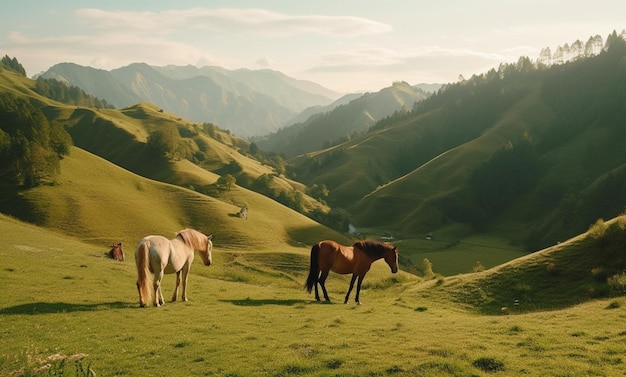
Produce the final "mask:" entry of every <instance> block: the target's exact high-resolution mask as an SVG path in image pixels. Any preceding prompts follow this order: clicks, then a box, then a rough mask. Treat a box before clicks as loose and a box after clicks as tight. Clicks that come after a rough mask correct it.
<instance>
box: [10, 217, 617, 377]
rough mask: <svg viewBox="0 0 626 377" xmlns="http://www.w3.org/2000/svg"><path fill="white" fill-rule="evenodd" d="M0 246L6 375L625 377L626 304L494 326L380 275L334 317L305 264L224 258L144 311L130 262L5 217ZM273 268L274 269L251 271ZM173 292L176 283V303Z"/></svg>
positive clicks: (436, 294)
mask: <svg viewBox="0 0 626 377" xmlns="http://www.w3.org/2000/svg"><path fill="white" fill-rule="evenodd" d="M0 232H1V233H2V234H3V243H4V247H3V248H1V249H0V260H2V261H3V262H2V268H0V286H2V288H3V295H2V297H1V298H0V328H1V329H2V331H1V332H0V375H11V374H12V373H14V372H17V371H19V370H20V369H22V368H25V370H26V371H27V372H28V371H32V370H34V369H35V368H37V367H40V366H42V365H44V364H45V362H49V360H48V359H47V358H48V357H50V356H53V355H68V356H71V355H77V354H83V357H84V359H83V360H82V363H83V364H84V365H85V366H86V365H89V366H90V367H91V369H92V370H94V372H95V373H96V375H98V376H114V375H126V376H172V377H179V376H181V377H182V376H190V375H191V376H198V375H209V376H338V375H340V376H348V377H356V376H401V377H405V376H455V377H457V376H458V377H461V376H493V375H497V376H507V377H508V376H520V375H525V376H547V375H555V371H558V375H559V376H571V377H574V376H582V375H596V376H616V375H621V374H623V363H624V356H623V355H624V354H625V353H626V345H625V344H626V343H625V340H626V328H624V316H625V315H626V314H625V309H624V308H625V305H626V302H625V301H624V299H623V298H619V299H610V300H598V301H591V302H588V303H584V304H580V305H576V306H572V307H569V308H567V309H561V310H553V311H548V312H530V313H524V314H518V313H515V312H514V311H512V315H508V316H506V315H498V316H485V315H479V314H476V312H475V311H474V310H473V308H472V307H471V306H470V307H469V309H470V310H467V309H468V306H467V303H465V302H459V301H458V299H457V298H456V297H455V296H451V295H450V290H452V283H448V282H446V283H444V284H443V288H437V287H433V285H436V281H426V282H415V281H414V280H412V279H409V278H403V279H402V278H400V279H398V280H391V281H390V280H385V279H387V278H390V277H391V276H392V275H391V274H390V273H389V271H388V268H386V266H385V265H384V263H382V262H377V264H375V265H374V266H376V268H375V270H376V274H374V275H372V276H371V277H368V278H366V279H369V280H366V282H368V284H367V286H365V288H364V291H363V292H362V299H363V301H364V304H363V305H361V306H356V305H353V304H349V305H344V304H340V303H338V302H341V298H342V297H343V294H344V293H345V289H346V288H347V282H346V281H345V279H344V280H340V279H337V280H333V281H329V283H328V287H329V290H330V292H329V293H330V295H331V298H333V299H334V301H335V303H333V304H318V303H315V302H314V301H313V298H312V296H311V295H308V294H307V293H306V292H305V291H304V290H303V289H302V283H303V281H304V278H305V271H303V268H304V266H305V265H306V262H304V263H303V260H305V258H304V256H302V255H300V256H298V255H291V254H282V255H279V256H272V255H271V254H248V255H247V256H248V257H258V258H257V259H253V258H250V260H246V261H244V262H246V263H240V264H237V263H233V255H234V254H232V253H228V252H223V251H221V250H219V249H216V250H215V252H214V261H215V264H214V265H213V266H211V267H208V268H207V267H204V266H202V265H201V263H200V262H199V261H198V260H196V261H195V263H194V266H193V268H192V272H191V276H190V278H189V290H190V291H189V299H190V301H189V302H176V303H171V302H167V303H166V304H165V305H164V306H163V307H161V308H153V307H151V308H139V305H138V299H137V293H136V288H135V286H134V282H135V279H136V273H135V268H134V264H133V263H132V261H131V260H128V259H127V260H126V261H125V262H117V261H114V260H111V259H108V258H106V257H105V256H104V253H105V252H106V251H107V250H106V249H105V248H103V247H99V246H97V245H93V244H90V243H84V242H81V241H77V240H76V239H74V238H70V237H68V236H66V235H61V234H59V233H57V232H52V231H50V230H46V229H42V228H38V227H34V226H32V225H26V224H24V223H21V222H18V221H16V220H13V219H10V218H7V217H5V216H2V215H0ZM564 247H565V246H564ZM127 254H128V252H127ZM127 257H128V255H127ZM571 257H574V258H573V259H572V260H570V261H568V262H567V263H571V264H572V265H574V264H576V263H577V258H576V255H571ZM261 258H264V259H265V261H264V262H263V263H262V266H266V267H264V268H258V266H257V268H255V266H254V265H251V264H249V263H250V262H251V261H260V259H261ZM235 260H236V259H235ZM526 263H528V262H527V261H526V260H520V261H519V262H518V266H519V268H520V269H522V270H523V268H524V265H525V264H526ZM562 263H566V260H565V259H564V260H563V261H562ZM267 266H272V269H271V270H267ZM294 266H295V267H296V268H294ZM383 270H385V271H384V274H383ZM379 271H380V274H378V272H379ZM498 274H499V271H497V270H494V271H487V272H485V273H483V274H480V275H479V276H481V279H485V278H486V277H487V276H489V275H494V276H493V278H494V279H495V278H497V275H498ZM261 277H262V278H261ZM173 284H174V280H173V276H171V275H166V277H165V280H164V286H163V287H164V288H163V289H164V294H165V295H166V296H169V295H170V294H171V292H172V287H173ZM448 284H450V289H446V287H447V285H448ZM462 288H463V287H461V286H458V287H456V289H457V290H460V289H462ZM490 288H491V289H492V291H494V292H495V291H496V290H497V286H495V285H494V286H492V287H490ZM506 291H507V286H506V285H505V286H503V292H502V294H506ZM451 298H452V300H451ZM522 303H523V301H522ZM73 367H74V365H73V363H71V362H70V363H68V364H67V369H66V375H67V373H70V372H71V371H73ZM70 375H71V374H70Z"/></svg>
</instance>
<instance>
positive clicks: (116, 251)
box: [109, 242, 124, 261]
mask: <svg viewBox="0 0 626 377" xmlns="http://www.w3.org/2000/svg"><path fill="white" fill-rule="evenodd" d="M109 257H111V258H113V259H115V260H119V261H123V260H124V250H122V243H121V242H118V243H117V244H113V245H111V250H110V251H109Z"/></svg>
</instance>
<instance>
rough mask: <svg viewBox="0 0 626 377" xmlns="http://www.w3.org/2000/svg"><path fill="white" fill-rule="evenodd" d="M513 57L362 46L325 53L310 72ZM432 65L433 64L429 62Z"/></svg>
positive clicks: (439, 49) (491, 61) (497, 60)
mask: <svg viewBox="0 0 626 377" xmlns="http://www.w3.org/2000/svg"><path fill="white" fill-rule="evenodd" d="M508 60H510V56H505V55H502V54H497V53H491V52H482V51H476V50H471V49H452V48H443V47H438V46H424V47H420V48H412V49H390V48H382V47H375V46H362V47H358V48H355V49H350V50H345V51H337V52H332V53H328V54H324V55H322V56H321V57H320V59H319V61H318V64H316V66H315V67H312V68H309V69H308V70H307V71H306V72H311V73H313V72H316V73H320V72H349V71H354V70H359V69H367V70H372V69H380V70H384V69H389V68H393V67H395V68H399V67H407V68H410V67H412V66H415V65H419V64H426V63H427V62H435V61H442V62H443V61H449V62H454V64H456V65H460V64H459V61H466V62H469V61H471V62H478V61H483V62H485V63H489V64H492V65H494V64H495V65H496V66H497V65H498V64H499V63H500V62H504V61H508ZM428 64H431V63H428Z"/></svg>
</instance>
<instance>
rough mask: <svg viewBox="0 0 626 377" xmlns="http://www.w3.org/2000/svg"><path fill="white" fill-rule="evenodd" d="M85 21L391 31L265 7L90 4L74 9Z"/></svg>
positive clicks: (273, 31)
mask: <svg viewBox="0 0 626 377" xmlns="http://www.w3.org/2000/svg"><path fill="white" fill-rule="evenodd" d="M74 14H75V16H76V17H77V18H78V19H80V20H81V22H82V23H83V24H84V25H89V26H91V27H92V28H94V29H101V30H111V29H114V30H127V31H131V32H149V33H156V34H168V33H174V32H175V31H176V30H179V29H196V30H206V31H213V32H222V33H229V34H250V33H254V34H255V35H257V36H259V35H265V36H277V35H294V34H305V33H311V34H319V35H326V36H347V37H352V36H360V35H372V34H381V33H387V32H390V31H391V30H392V28H391V26H390V25H387V24H384V23H380V22H377V21H373V20H370V19H366V18H362V17H352V16H325V15H290V14H286V13H278V12H272V11H268V10H264V9H235V8H220V9H210V8H193V9H184V10H169V11H163V12H129V11H109V10H102V9H94V8H86V9H79V10H76V11H75V12H74Z"/></svg>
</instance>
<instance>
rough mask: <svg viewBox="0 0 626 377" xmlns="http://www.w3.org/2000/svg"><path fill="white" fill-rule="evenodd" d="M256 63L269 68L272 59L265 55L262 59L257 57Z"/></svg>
mask: <svg viewBox="0 0 626 377" xmlns="http://www.w3.org/2000/svg"><path fill="white" fill-rule="evenodd" d="M256 64H257V65H259V66H260V67H263V68H268V67H269V66H271V65H272V60H271V59H270V58H269V57H267V56H264V57H262V58H260V59H257V61H256Z"/></svg>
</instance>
